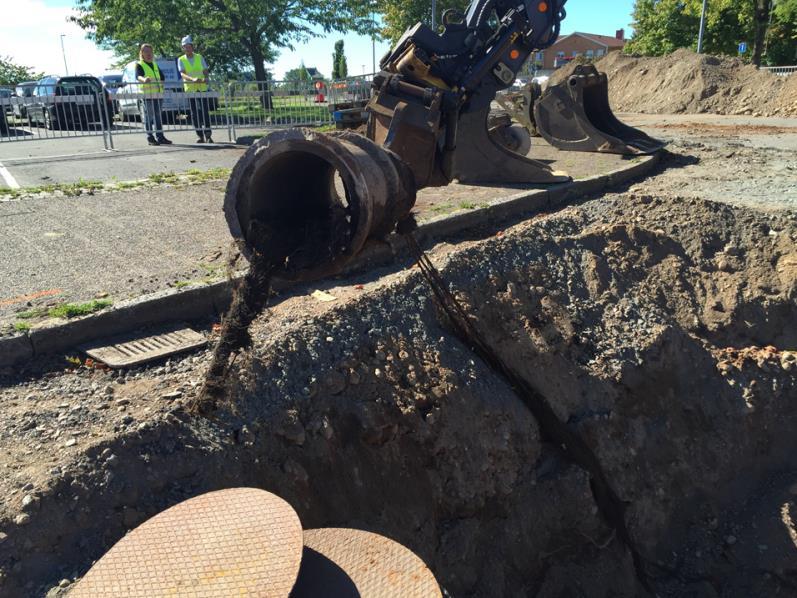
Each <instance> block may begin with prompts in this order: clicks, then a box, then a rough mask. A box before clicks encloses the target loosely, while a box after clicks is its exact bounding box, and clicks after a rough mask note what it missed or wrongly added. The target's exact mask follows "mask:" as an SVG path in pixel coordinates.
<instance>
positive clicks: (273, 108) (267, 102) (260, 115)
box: [222, 81, 332, 137]
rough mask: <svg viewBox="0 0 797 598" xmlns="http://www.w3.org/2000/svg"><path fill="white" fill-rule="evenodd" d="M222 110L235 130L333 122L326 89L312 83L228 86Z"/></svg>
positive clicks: (287, 82)
mask: <svg viewBox="0 0 797 598" xmlns="http://www.w3.org/2000/svg"><path fill="white" fill-rule="evenodd" d="M222 102H223V109H224V110H225V111H226V115H227V118H228V119H229V122H230V127H231V134H232V136H233V137H235V131H236V129H246V128H249V129H252V128H269V127H284V126H320V125H324V124H329V123H331V122H332V114H331V113H330V112H329V109H328V105H327V96H326V86H325V85H322V86H319V87H318V88H317V87H316V85H315V82H313V81H296V82H294V81H247V82H232V83H228V84H227V86H226V87H225V90H224V93H223V95H222Z"/></svg>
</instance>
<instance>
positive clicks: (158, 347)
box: [83, 328, 208, 368]
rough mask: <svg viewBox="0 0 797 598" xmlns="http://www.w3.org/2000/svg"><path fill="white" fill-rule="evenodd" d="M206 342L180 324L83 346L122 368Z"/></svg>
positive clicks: (99, 359)
mask: <svg viewBox="0 0 797 598" xmlns="http://www.w3.org/2000/svg"><path fill="white" fill-rule="evenodd" d="M207 342H208V341H207V339H206V338H205V337H204V336H202V335H201V334H199V333H198V332H196V331H194V330H191V329H190V328H178V329H173V330H169V331H168V332H162V333H160V334H154V335H152V336H145V337H141V338H136V339H130V338H129V337H127V339H126V340H124V341H121V342H115V343H113V344H105V345H102V346H97V345H91V346H84V347H83V350H84V351H85V352H86V353H88V354H89V355H90V356H91V357H93V358H94V359H96V360H97V361H101V362H103V363H105V364H106V365H108V366H110V367H112V368H123V367H130V366H134V365H138V364H140V363H146V362H147V361H152V360H153V359H159V358H162V357H167V356H169V355H174V354H175V353H182V352H183V351H189V350H191V349H196V348H197V347H203V346H205V345H206V344H207Z"/></svg>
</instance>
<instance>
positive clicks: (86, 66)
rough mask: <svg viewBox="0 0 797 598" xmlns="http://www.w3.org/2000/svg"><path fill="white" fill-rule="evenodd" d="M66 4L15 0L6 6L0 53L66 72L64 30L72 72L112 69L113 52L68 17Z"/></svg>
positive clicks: (26, 63) (49, 71)
mask: <svg viewBox="0 0 797 598" xmlns="http://www.w3.org/2000/svg"><path fill="white" fill-rule="evenodd" d="M71 14H73V10H72V8H70V7H67V6H47V5H46V4H45V2H44V1H43V0H14V2H13V8H12V7H11V6H4V7H3V18H2V19H0V55H2V56H10V57H11V59H12V60H13V61H14V62H15V63H17V64H21V65H23V66H27V67H30V68H32V69H34V70H36V71H41V72H44V73H47V74H56V75H60V74H64V58H63V54H62V53H61V34H64V35H65V37H64V50H65V53H66V61H67V67H68V68H69V74H76V73H94V74H99V73H103V72H106V71H109V70H112V67H111V65H112V64H113V61H114V58H113V53H112V52H108V51H105V50H100V49H98V48H97V46H95V45H94V42H92V41H90V40H87V39H86V32H85V31H83V30H82V29H81V28H80V27H78V26H77V25H75V24H74V23H70V22H69V21H68V20H67V19H68V17H69V16H70V15H71Z"/></svg>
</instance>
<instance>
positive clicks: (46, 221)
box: [0, 115, 797, 327]
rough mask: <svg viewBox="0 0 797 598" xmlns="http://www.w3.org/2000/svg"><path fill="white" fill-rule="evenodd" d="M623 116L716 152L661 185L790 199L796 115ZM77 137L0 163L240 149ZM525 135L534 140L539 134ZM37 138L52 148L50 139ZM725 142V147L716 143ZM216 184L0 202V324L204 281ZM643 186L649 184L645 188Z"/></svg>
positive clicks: (27, 173)
mask: <svg viewBox="0 0 797 598" xmlns="http://www.w3.org/2000/svg"><path fill="white" fill-rule="evenodd" d="M623 118H624V120H625V121H626V122H629V123H630V124H637V125H642V126H643V128H645V130H647V131H648V132H650V133H651V134H654V135H657V134H660V135H661V136H663V137H667V138H671V139H680V140H683V141H684V142H686V143H687V144H689V143H692V142H693V141H694V142H697V141H701V142H703V143H705V144H709V145H711V144H713V145H717V147H718V148H720V149H718V150H716V151H713V150H712V152H713V153H712V152H709V153H708V154H706V160H705V161H703V160H702V159H701V162H700V163H699V164H697V165H695V166H689V167H686V168H679V169H675V170H673V171H672V172H668V174H667V176H666V177H657V179H661V181H662V182H661V184H662V185H664V186H668V188H672V187H673V185H674V184H675V185H677V186H679V189H681V190H682V191H681V192H683V193H686V194H688V193H691V192H694V193H699V194H701V196H706V197H710V198H712V199H716V200H717V201H733V198H734V193H733V192H732V191H733V189H731V191H728V190H727V189H726V187H727V185H729V184H731V183H733V185H736V187H738V186H739V185H740V184H741V183H745V184H748V185H749V186H752V187H755V188H756V189H758V192H760V193H764V194H766V193H767V192H768V190H769V193H770V195H772V194H773V193H772V191H773V190H774V194H775V195H776V197H773V198H772V200H773V201H774V200H775V199H777V200H778V201H779V202H780V203H779V204H778V205H779V206H780V208H779V209H784V208H785V209H789V208H788V206H790V205H794V204H793V203H792V200H794V201H797V196H795V195H794V194H795V193H797V188H795V189H792V187H791V186H790V185H793V182H794V172H795V168H797V164H795V163H794V158H793V156H795V155H797V134H795V133H797V119H788V120H787V119H760V118H759V119H752V118H750V117H746V118H740V119H733V120H732V121H731V120H728V119H727V118H725V117H717V116H714V117H709V116H704V115H699V116H694V115H692V116H676V117H670V116H667V117H659V116H651V115H634V116H627V117H623ZM705 123H708V124H712V123H713V124H715V125H716V124H719V125H722V126H723V127H724V126H725V125H727V124H733V125H739V126H740V127H741V129H740V130H739V131H737V132H734V131H726V130H724V129H723V130H718V131H714V130H711V129H709V130H704V131H703V132H702V133H697V132H696V131H699V128H698V129H696V128H695V127H697V126H698V125H701V124H705ZM673 125H675V127H674V128H673V127H672V126H673ZM762 126H763V127H767V126H776V127H783V128H784V131H783V132H773V131H772V130H766V129H760V127H762ZM668 127H669V128H668ZM170 136H171V137H173V138H174V140H175V141H176V142H182V141H188V140H192V139H193V134H192V133H178V134H173V135H170ZM181 136H182V137H181ZM716 136H718V137H716ZM89 141H90V142H87V141H86V140H74V141H72V140H60V141H58V143H62V142H64V143H66V144H68V145H69V146H68V147H67V150H72V151H73V152H74V153H75V155H73V156H60V157H58V156H55V157H54V156H52V155H51V156H50V157H47V158H37V159H34V160H28V161H27V162H26V161H22V160H21V158H24V157H26V156H23V155H20V153H19V149H20V148H21V149H23V150H24V151H27V152H31V153H33V152H35V150H36V146H35V145H33V144H35V143H40V142H26V143H27V144H30V145H24V146H23V144H22V143H19V144H17V143H15V144H12V145H13V146H14V149H15V150H16V151H17V153H16V154H10V153H8V152H9V150H8V148H7V147H6V146H5V144H0V152H2V153H0V156H2V155H3V153H5V154H7V155H10V156H14V155H16V156H17V158H16V162H15V161H13V160H12V161H8V160H6V159H0V162H2V163H3V164H4V165H5V164H7V163H11V164H12V166H11V168H10V171H11V173H12V174H13V175H14V176H17V175H18V176H19V177H20V179H21V180H22V181H24V182H25V183H26V184H40V183H41V182H42V180H41V177H42V176H49V177H50V179H48V180H49V181H51V182H52V181H53V180H54V179H57V180H65V181H68V180H73V181H74V180H77V179H79V178H84V179H102V178H103V177H107V180H110V178H111V177H116V178H117V179H118V180H131V179H138V178H144V177H145V176H146V175H147V174H150V173H152V172H158V171H172V172H180V171H185V170H189V169H191V168H200V169H204V168H210V167H214V166H232V165H233V164H234V163H235V161H236V160H237V159H238V157H239V156H240V154H241V153H242V152H243V148H241V147H236V146H233V145H224V144H218V145H216V146H210V147H208V146H203V145H192V144H189V143H186V144H185V145H183V144H182V143H180V145H175V146H170V147H157V148H149V147H148V146H146V145H145V139H144V138H143V136H141V138H140V139H139V138H138V136H137V137H136V138H133V137H129V138H125V139H124V140H123V141H124V144H125V147H122V148H121V149H120V150H119V151H117V152H112V153H109V154H107V155H105V154H104V153H102V152H101V153H99V154H98V153H96V152H97V147H96V143H95V142H96V141H97V140H96V139H94V140H89ZM100 141H101V140H100ZM537 141H538V142H539V143H540V144H542V141H541V140H537ZM537 141H535V143H537ZM44 143H50V144H51V145H53V144H56V141H50V142H44ZM128 144H129V145H128ZM121 145H122V142H118V143H117V147H119V146H121ZM739 146H747V147H750V148H752V151H754V152H757V151H758V150H757V148H773V149H771V150H769V151H768V152H764V153H760V152H759V153H756V154H755V155H756V156H758V158H760V159H762V160H766V162H767V163H771V167H767V168H768V169H765V168H764V166H765V165H764V166H762V165H752V164H748V163H747V162H746V161H747V158H746V154H740V155H737V156H735V157H733V158H730V157H729V156H730V155H731V154H732V153H733V152H735V151H736V150H735V149H734V148H737V147H739ZM48 147H50V146H48ZM726 147H727V148H728V149H727V150H726V149H721V148H726ZM545 152H553V153H555V152H556V150H553V149H552V148H550V146H547V145H544V144H543V145H542V146H540V145H535V146H534V147H533V148H532V151H531V155H532V157H538V158H540V159H545V158H546V156H547V157H549V158H551V159H555V160H556V161H557V164H556V166H557V167H558V168H564V169H565V170H567V171H569V172H570V174H571V175H572V176H573V177H574V178H576V179H578V178H583V177H584V176H587V175H589V174H596V173H599V172H608V171H610V170H612V169H613V168H617V167H618V166H619V165H620V163H621V161H622V158H621V157H619V156H611V155H607V154H581V153H578V152H559V153H558V154H559V155H556V156H554V155H548V154H546V153H545ZM712 156H713V158H712ZM28 157H30V156H28ZM747 168H752V169H753V170H752V171H751V174H745V169H747ZM764 170H765V172H763V174H762V171H764ZM753 175H756V176H757V177H758V178H756V176H753ZM37 177H38V178H37ZM58 177H64V178H60V179H58ZM66 177H72V178H66ZM725 179H727V180H725ZM747 179H749V181H748V180H747ZM789 180H791V181H792V183H789ZM29 181H30V182H29ZM740 181H741V182H740ZM776 183H777V184H776ZM225 184H226V182H225V181H215V182H210V183H204V184H202V185H195V186H189V187H182V188H175V187H171V186H160V187H145V188H139V189H134V190H128V191H119V192H113V193H99V194H96V195H81V196H79V197H59V196H50V197H36V198H24V199H18V200H13V201H0V239H2V251H3V259H1V260H0V327H2V325H3V323H6V324H8V323H9V322H14V321H15V318H16V316H15V313H16V312H18V311H21V310H26V309H30V307H32V306H47V305H48V304H56V303H59V302H64V301H68V302H74V301H81V302H82V301H87V300H89V299H92V298H94V297H98V296H102V295H105V294H106V293H107V294H108V295H109V296H110V298H111V299H113V300H114V301H121V300H124V299H128V298H132V297H137V296H140V295H142V294H146V293H149V292H154V291H158V290H163V289H165V288H168V287H170V286H182V285H184V284H188V283H194V282H198V281H201V280H203V279H205V278H206V277H208V276H213V277H219V276H223V275H224V272H225V262H226V257H227V253H228V248H229V247H230V243H231V238H230V235H229V232H228V230H227V225H226V222H225V221H224V217H223V214H222V202H223V195H224V187H225ZM655 184H657V183H656V182H655V181H652V182H650V183H649V185H655ZM752 187H751V188H752ZM734 188H735V187H734ZM742 191H744V190H742ZM512 193H517V190H516V189H508V188H501V187H497V186H494V187H488V186H485V187H480V186H466V185H450V186H448V187H444V188H436V189H426V190H423V191H422V192H421V193H419V197H418V203H417V204H416V206H417V207H418V208H419V209H421V210H422V211H426V212H428V213H430V214H432V215H435V214H443V213H447V212H449V211H453V210H455V209H458V208H462V207H464V206H465V205H469V206H470V205H480V204H482V203H485V202H488V201H490V200H491V199H496V198H499V197H503V196H507V195H511V194H512ZM736 195H737V196H741V195H742V193H741V192H739V193H736ZM790 198H792V199H790ZM758 202H759V200H756V203H758Z"/></svg>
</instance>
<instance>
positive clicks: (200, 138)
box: [196, 135, 205, 143]
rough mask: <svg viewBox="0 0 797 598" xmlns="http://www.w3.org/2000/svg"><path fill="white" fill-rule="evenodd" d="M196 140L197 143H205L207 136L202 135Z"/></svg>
mask: <svg viewBox="0 0 797 598" xmlns="http://www.w3.org/2000/svg"><path fill="white" fill-rule="evenodd" d="M196 142H197V143H205V138H204V137H202V135H200V136H199V137H197V138H196Z"/></svg>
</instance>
